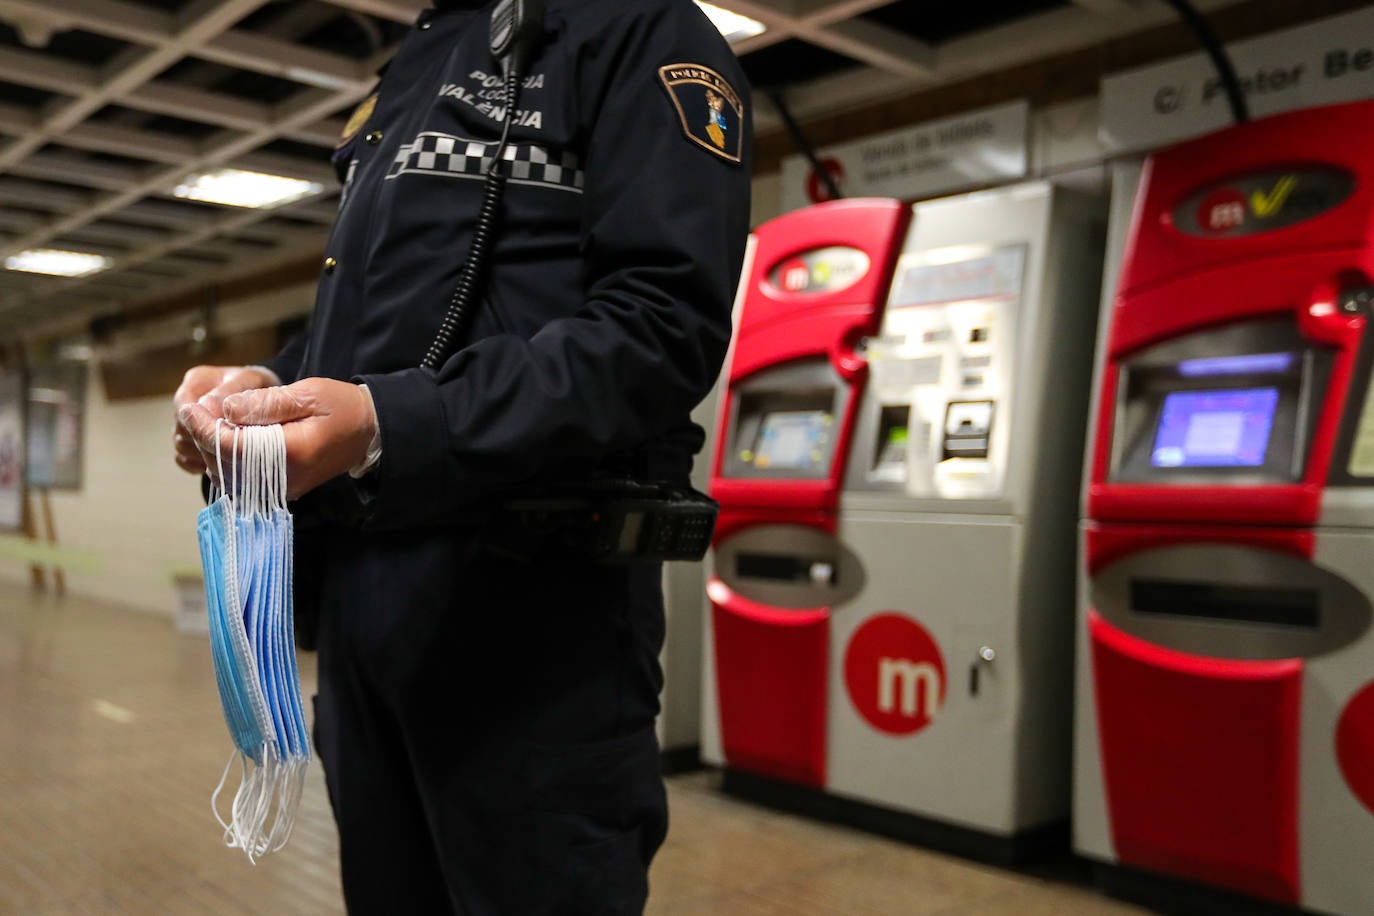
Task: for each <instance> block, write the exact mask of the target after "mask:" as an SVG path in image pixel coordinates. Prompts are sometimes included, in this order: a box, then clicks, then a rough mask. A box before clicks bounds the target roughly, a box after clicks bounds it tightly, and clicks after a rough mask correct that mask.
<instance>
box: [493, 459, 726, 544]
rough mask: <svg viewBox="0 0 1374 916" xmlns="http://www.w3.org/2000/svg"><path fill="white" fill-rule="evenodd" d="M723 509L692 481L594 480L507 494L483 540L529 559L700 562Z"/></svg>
mask: <svg viewBox="0 0 1374 916" xmlns="http://www.w3.org/2000/svg"><path fill="white" fill-rule="evenodd" d="M719 513H720V505H719V504H718V503H717V502H716V501H715V500H713V499H711V498H710V497H708V496H706V495H705V494H703V493H700V492H698V491H696V490H694V489H692V488H691V487H675V486H671V485H668V484H648V483H641V482H638V481H633V480H595V481H589V482H587V483H585V484H578V485H575V486H569V487H562V488H558V489H557V490H555V491H554V492H552V493H550V494H548V495H541V496H530V497H520V498H514V499H510V500H507V501H506V502H504V503H502V505H501V507H500V508H499V509H498V510H496V511H495V512H494V513H493V515H492V517H491V519H490V521H489V523H488V527H487V529H486V531H485V532H484V535H483V541H484V543H485V545H486V546H487V547H488V549H490V550H493V551H495V552H497V553H501V554H504V555H506V556H510V557H514V558H517V559H522V560H528V561H534V560H537V559H538V558H539V557H541V556H574V557H579V556H580V557H585V558H586V559H588V560H590V561H591V562H593V563H604V564H618V563H635V562H649V563H655V562H665V561H673V560H685V561H689V562H695V561H699V560H701V559H702V558H703V557H704V556H706V551H707V549H708V548H709V547H710V546H711V535H712V533H713V532H714V531H715V525H716V517H717V516H718V515H719Z"/></svg>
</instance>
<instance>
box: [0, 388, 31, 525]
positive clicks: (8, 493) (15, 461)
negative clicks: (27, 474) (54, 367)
mask: <svg viewBox="0 0 1374 916" xmlns="http://www.w3.org/2000/svg"><path fill="white" fill-rule="evenodd" d="M27 400H28V392H27V391H26V389H25V385H24V374H23V373H22V372H20V371H18V370H13V369H11V370H5V371H0V530H6V531H19V530H22V529H23V527H24V461H25V457H26V453H25V448H24V408H25V406H26V401H27Z"/></svg>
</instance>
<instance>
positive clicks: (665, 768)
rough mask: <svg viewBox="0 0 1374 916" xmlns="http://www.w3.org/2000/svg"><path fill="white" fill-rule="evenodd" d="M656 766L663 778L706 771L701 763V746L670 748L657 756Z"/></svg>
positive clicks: (690, 745)
mask: <svg viewBox="0 0 1374 916" xmlns="http://www.w3.org/2000/svg"><path fill="white" fill-rule="evenodd" d="M658 765H659V769H660V771H661V772H662V773H663V775H664V776H679V775H681V774H683V773H695V772H696V771H697V770H704V769H706V764H704V763H702V762H701V745H699V744H689V745H687V746H685V747H670V748H667V749H665V750H663V751H661V752H660V753H659V755H658Z"/></svg>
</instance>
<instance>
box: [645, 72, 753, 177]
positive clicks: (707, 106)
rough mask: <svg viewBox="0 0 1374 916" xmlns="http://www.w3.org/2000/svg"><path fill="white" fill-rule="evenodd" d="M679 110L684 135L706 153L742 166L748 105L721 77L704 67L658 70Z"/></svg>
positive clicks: (664, 85)
mask: <svg viewBox="0 0 1374 916" xmlns="http://www.w3.org/2000/svg"><path fill="white" fill-rule="evenodd" d="M658 76H659V79H661V80H662V81H663V87H664V88H665V89H667V90H668V96H669V97H670V98H671V99H672V100H673V105H674V106H675V107H676V108H677V113H678V118H679V119H680V120H681V121H682V132H683V133H684V134H686V135H687V139H688V140H691V141H692V142H693V143H695V144H696V145H697V146H700V147H701V148H702V149H705V150H708V151H710V152H712V153H715V154H716V155H717V156H720V157H721V158H722V159H727V160H729V161H730V162H739V161H740V158H741V156H742V155H743V148H744V131H743V129H742V126H743V122H744V102H743V101H742V100H741V99H740V96H739V93H738V92H736V91H735V89H734V87H733V86H731V85H730V84H729V83H728V82H726V81H725V78H724V77H722V76H721V75H720V74H719V73H717V72H716V71H714V70H712V69H711V68H710V67H703V66H701V65H700V64H669V65H668V66H666V67H660V68H659V70H658Z"/></svg>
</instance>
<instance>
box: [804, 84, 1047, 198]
mask: <svg viewBox="0 0 1374 916" xmlns="http://www.w3.org/2000/svg"><path fill="white" fill-rule="evenodd" d="M1029 114H1030V106H1029V105H1028V104H1027V103H1026V102H1012V103H1010V104H1007V105H997V106H995V107H992V108H984V109H980V110H978V111H971V112H969V113H967V114H961V115H956V116H955V117H952V118H943V119H941V120H939V121H930V122H927V123H925V124H920V125H917V126H915V127H908V128H903V129H902V130H897V131H892V132H890V133H885V134H878V135H876V136H873V137H867V138H864V139H862V140H855V141H853V142H851V143H842V144H839V145H837V146H830V147H826V148H824V149H821V150H818V151H817V157H818V158H819V159H820V160H821V161H822V162H823V163H824V164H825V166H826V168H827V170H828V171H829V172H830V173H831V174H832V175H833V176H835V178H836V181H837V183H838V184H839V186H840V190H841V191H842V192H843V193H844V195H845V196H846V197H897V198H903V199H908V200H915V199H918V198H923V197H935V196H938V195H941V194H948V193H951V192H953V191H960V190H965V189H969V188H976V187H981V186H986V185H989V184H997V183H1000V182H1003V181H1009V180H1012V179H1016V178H1024V177H1025V176H1026V172H1027V167H1028V166H1027V159H1028V157H1027V140H1026V136H1027V128H1026V125H1027V120H1028V117H1029ZM824 199H825V196H824V189H823V185H822V183H821V182H820V181H819V180H817V179H816V177H815V176H814V175H812V174H811V167H810V165H809V164H808V163H807V161H806V158H805V157H803V156H801V155H795V156H789V157H787V158H786V159H784V160H783V163H782V209H783V211H784V212H786V211H788V210H797V209H800V208H802V207H805V206H807V205H808V204H813V203H819V202H820V201H821V200H824Z"/></svg>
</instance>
